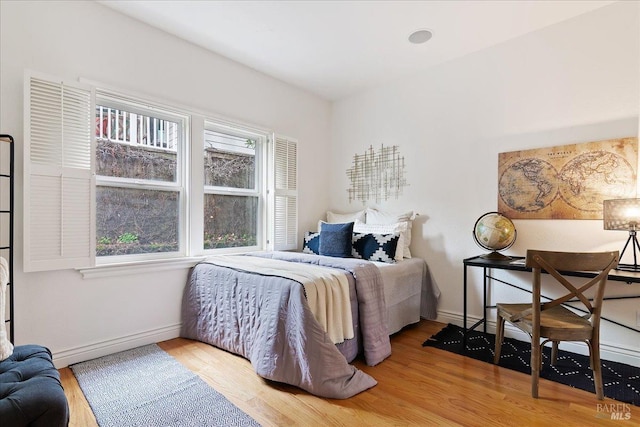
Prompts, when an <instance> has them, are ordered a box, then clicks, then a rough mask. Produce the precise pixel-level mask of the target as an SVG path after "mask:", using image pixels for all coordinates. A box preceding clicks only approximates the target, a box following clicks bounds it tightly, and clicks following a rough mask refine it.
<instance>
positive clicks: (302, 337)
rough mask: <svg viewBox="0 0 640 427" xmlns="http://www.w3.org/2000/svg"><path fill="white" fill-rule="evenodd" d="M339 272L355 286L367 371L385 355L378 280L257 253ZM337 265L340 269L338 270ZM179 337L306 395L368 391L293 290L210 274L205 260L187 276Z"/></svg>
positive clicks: (348, 264) (368, 269)
mask: <svg viewBox="0 0 640 427" xmlns="http://www.w3.org/2000/svg"><path fill="white" fill-rule="evenodd" d="M257 255H260V256H264V257H274V258H278V259H287V258H288V260H290V261H297V262H308V263H312V264H318V265H326V266H330V267H334V268H343V269H345V270H346V271H349V272H350V273H351V274H353V275H354V277H355V278H356V292H357V294H358V297H357V298H358V302H359V317H360V326H361V331H362V336H363V345H364V350H365V358H366V361H367V364H369V365H375V364H377V363H380V362H381V361H382V360H384V359H385V358H386V357H388V356H389V355H390V354H391V344H390V342H389V337H388V335H387V325H386V318H385V316H386V309H385V304H384V292H383V289H382V279H381V277H380V273H379V271H378V269H377V267H375V266H374V265H372V264H370V263H367V262H363V261H361V260H352V259H344V260H343V259H339V258H329V257H320V256H317V255H313V256H311V255H305V254H292V253H260V254H257ZM341 265H342V267H341ZM182 317H183V326H182V333H181V335H182V336H183V337H186V338H191V339H196V340H200V341H203V342H206V343H209V344H212V345H215V346H216V347H220V348H223V349H225V350H227V351H230V352H233V353H236V354H239V355H241V356H243V357H246V358H247V359H249V360H250V361H251V363H252V365H253V367H254V369H255V371H256V373H257V374H258V375H260V376H262V377H263V378H266V379H269V380H274V381H279V382H284V383H287V384H292V385H295V386H298V387H300V388H302V389H304V390H306V391H308V392H310V393H312V394H315V395H318V396H322V397H330V398H347V397H351V396H353V395H355V394H357V393H360V392H361V391H364V390H366V389H368V388H370V387H373V386H374V385H375V384H376V381H375V380H374V379H373V378H372V377H371V376H369V375H367V374H366V373H364V372H362V371H359V370H358V369H356V368H355V367H353V366H350V365H349V364H348V363H347V360H346V359H345V357H344V356H343V355H342V354H341V353H340V351H338V349H337V348H336V346H335V344H333V343H332V342H331V340H330V339H329V338H328V337H327V334H326V333H325V331H324V330H323V329H322V328H321V327H320V325H319V324H318V322H317V321H316V320H315V318H314V316H313V314H312V313H311V311H310V310H309V308H308V306H307V304H306V301H305V297H304V289H303V287H302V286H301V284H300V283H298V282H296V281H293V280H290V279H286V278H282V277H277V276H263V275H259V274H257V273H254V272H251V271H244V270H239V269H231V268H227V267H222V266H216V265H214V264H211V263H208V262H207V261H206V260H205V261H204V262H202V263H200V264H198V265H196V266H195V267H194V268H193V270H192V271H191V274H190V277H189V280H188V283H187V286H186V288H185V293H184V299H183V309H182Z"/></svg>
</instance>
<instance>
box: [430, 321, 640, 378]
mask: <svg viewBox="0 0 640 427" xmlns="http://www.w3.org/2000/svg"><path fill="white" fill-rule="evenodd" d="M462 319H463V317H462V314H460V313H455V312H450V311H440V310H439V311H438V317H437V318H436V321H437V322H441V323H452V324H454V325H458V326H462ZM479 320H480V318H479V317H472V316H467V322H468V325H473V324H475V323H476V322H477V321H479ZM480 329H481V327H479V328H478V330H480ZM487 332H489V333H492V334H494V333H495V332H496V323H495V322H494V321H488V322H487ZM504 334H505V336H507V337H511V338H515V339H517V340H521V341H529V340H530V338H529V335H527V334H526V333H524V332H522V331H521V330H520V329H517V328H514V327H512V326H510V325H509V324H506V325H505V329H504ZM560 349H562V350H566V351H570V352H573V353H578V354H588V349H587V346H586V344H583V343H579V342H563V343H561V344H560ZM600 358H601V359H603V360H611V361H613V362H620V363H626V364H627V365H632V366H639V367H640V352H638V350H637V349H632V348H628V347H622V346H618V345H612V344H605V343H601V344H600Z"/></svg>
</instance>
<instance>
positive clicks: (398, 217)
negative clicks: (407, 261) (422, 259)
mask: <svg viewBox="0 0 640 427" xmlns="http://www.w3.org/2000/svg"><path fill="white" fill-rule="evenodd" d="M366 212H367V224H395V223H398V222H406V223H407V232H406V236H405V239H404V249H403V254H404V257H405V258H411V250H410V249H409V245H410V244H411V227H412V226H413V220H414V219H415V218H416V213H415V212H414V211H408V212H405V213H401V214H396V213H391V212H384V211H379V210H376V209H371V208H367V211H366ZM398 245H399V243H398Z"/></svg>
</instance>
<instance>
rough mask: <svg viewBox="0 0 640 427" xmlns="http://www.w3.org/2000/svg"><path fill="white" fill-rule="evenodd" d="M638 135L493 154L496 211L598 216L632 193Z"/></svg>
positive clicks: (564, 216)
mask: <svg viewBox="0 0 640 427" xmlns="http://www.w3.org/2000/svg"><path fill="white" fill-rule="evenodd" d="M637 171H638V138H636V137H629V138H620V139H610V140H606V141H594V142H586V143H582V144H571V145H563V146H557V147H550V148H539V149H533V150H523V151H512V152H508V153H500V154H498V211H499V212H500V213H502V214H503V215H505V216H507V217H508V218H511V219H602V201H603V200H607V199H625V198H633V197H636V177H637Z"/></svg>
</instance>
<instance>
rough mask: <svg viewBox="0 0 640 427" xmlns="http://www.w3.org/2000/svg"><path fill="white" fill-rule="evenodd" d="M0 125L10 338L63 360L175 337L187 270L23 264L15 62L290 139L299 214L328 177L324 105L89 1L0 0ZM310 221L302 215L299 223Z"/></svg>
mask: <svg viewBox="0 0 640 427" xmlns="http://www.w3.org/2000/svg"><path fill="white" fill-rule="evenodd" d="M0 19H1V20H0V64H1V65H0V91H1V101H0V129H1V132H2V133H9V134H11V135H13V136H14V137H15V138H16V141H17V143H16V148H17V159H16V160H17V162H16V163H17V167H16V172H17V175H18V178H17V189H18V191H17V193H16V202H17V206H18V212H17V224H16V242H15V248H16V263H15V267H16V274H15V278H14V284H15V299H16V306H15V332H16V343H17V344H25V343H39V344H42V345H46V346H48V347H49V348H50V349H51V350H52V351H53V353H54V358H55V359H56V364H57V365H58V366H65V365H66V364H69V363H74V362H78V361H81V360H85V359H88V358H92V357H97V356H100V355H103V354H108V353H111V352H114V351H116V350H121V349H125V348H131V347H135V346H137V345H141V344H145V343H150V342H156V341H159V340H162V339H167V338H171V337H176V336H178V328H179V322H180V301H181V296H182V290H183V287H184V283H185V281H186V276H187V269H186V268H182V269H173V270H168V271H161V272H154V273H142V274H134V275H126V276H116V277H106V278H95V279H83V278H82V276H81V275H80V274H79V273H78V272H76V271H73V270H67V271H58V272H51V273H28V274H25V273H23V272H22V250H23V246H22V236H23V233H22V218H21V215H22V213H21V210H22V209H21V207H22V199H23V197H22V193H21V190H20V189H21V188H22V138H23V73H24V70H25V69H32V70H35V71H39V72H42V73H47V74H51V75H54V76H57V77H60V78H63V79H69V80H73V79H78V78H84V79H89V80H92V81H98V82H102V83H105V84H108V85H111V86H113V87H117V88H120V89H123V90H130V91H133V92H135V93H138V94H147V95H149V96H151V97H153V98H154V99H158V98H159V99H162V100H166V101H169V102H175V103H177V104H179V105H184V106H189V107H192V108H194V109H198V110H201V111H206V112H211V113H213V114H216V115H217V116H222V117H225V118H229V119H233V120H240V121H242V122H245V123H249V124H255V125H260V126H264V127H268V128H271V129H274V130H275V131H276V132H279V133H282V134H284V135H287V136H289V137H293V138H297V139H299V141H300V146H299V147H300V148H299V153H300V158H299V170H300V171H304V173H301V175H300V181H299V184H300V189H301V198H300V216H301V218H317V217H318V216H319V215H320V214H321V212H323V210H324V209H326V206H327V205H328V200H329V196H328V188H327V187H326V186H325V185H324V184H323V183H322V182H321V180H317V179H316V177H317V176H322V174H323V173H324V171H323V170H322V169H321V165H323V164H326V163H327V162H326V161H325V159H326V158H327V154H325V152H326V148H325V144H326V143H327V141H328V140H329V120H330V105H329V103H328V102H326V101H324V100H321V99H319V98H317V97H315V96H313V95H311V94H309V93H307V92H305V91H302V90H299V89H296V88H294V87H292V86H289V85H287V84H284V83H282V82H280V81H278V80H275V79H272V78H270V77H267V76H265V75H263V74H261V73H259V72H256V71H254V70H251V69H249V68H246V67H244V66H241V65H239V64H237V63H234V62H232V61H230V60H227V59H225V58H223V57H220V56H217V55H214V54H211V53H210V52H207V51H204V50H203V49H201V48H199V47H196V46H194V45H191V44H189V43H186V42H184V41H182V40H180V39H177V38H175V37H173V36H170V35H168V34H166V33H164V32H162V31H159V30H157V29H154V28H152V27H149V26H147V25H145V24H142V23H140V22H138V21H135V20H132V19H130V18H127V17H125V16H123V15H120V14H118V13H117V12H115V11H113V10H111V9H109V8H106V7H103V6H102V5H100V4H97V3H94V2H88V1H86V2H84V1H83V2H79V1H78V2H75V1H71V2H70V1H61V2H52V1H44V2H35V1H23V2H6V1H3V2H0ZM312 222H313V221H312V220H310V221H309V224H305V223H304V221H303V226H302V227H301V228H302V229H305V228H308V226H310V224H311V223H312Z"/></svg>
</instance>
